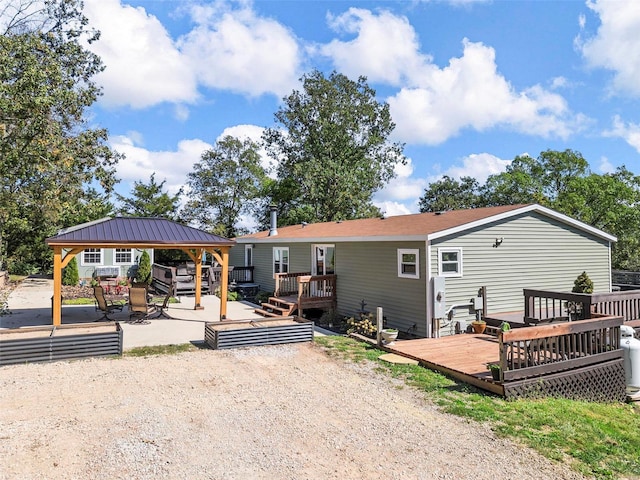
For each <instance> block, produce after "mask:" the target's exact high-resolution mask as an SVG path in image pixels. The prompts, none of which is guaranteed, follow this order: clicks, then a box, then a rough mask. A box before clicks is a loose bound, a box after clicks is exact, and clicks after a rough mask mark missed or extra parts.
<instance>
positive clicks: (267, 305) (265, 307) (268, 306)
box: [261, 303, 291, 312]
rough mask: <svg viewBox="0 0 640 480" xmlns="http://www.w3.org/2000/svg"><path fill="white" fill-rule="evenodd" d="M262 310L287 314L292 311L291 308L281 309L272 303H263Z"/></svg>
mask: <svg viewBox="0 0 640 480" xmlns="http://www.w3.org/2000/svg"><path fill="white" fill-rule="evenodd" d="M261 305H262V308H263V310H278V311H279V312H287V311H289V309H291V307H290V306H288V305H287V306H286V307H281V306H279V305H273V304H271V303H262V304H261Z"/></svg>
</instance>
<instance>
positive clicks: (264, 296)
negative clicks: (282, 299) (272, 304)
mask: <svg viewBox="0 0 640 480" xmlns="http://www.w3.org/2000/svg"><path fill="white" fill-rule="evenodd" d="M269 297H273V292H263V291H262V290H261V291H260V292H258V294H257V295H256V297H255V302H254V303H257V304H258V305H260V304H261V303H266V302H268V301H269Z"/></svg>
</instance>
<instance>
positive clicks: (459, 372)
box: [385, 334, 504, 395]
mask: <svg viewBox="0 0 640 480" xmlns="http://www.w3.org/2000/svg"><path fill="white" fill-rule="evenodd" d="M385 350H388V351H390V352H393V353H396V354H399V355H403V356H405V357H408V358H412V359H414V360H418V361H419V362H420V363H421V364H422V365H424V366H426V367H428V368H431V369H434V370H437V371H440V372H443V373H446V374H448V375H450V376H452V377H454V378H456V379H458V380H461V381H463V382H466V383H469V384H471V385H474V386H476V387H478V388H481V389H483V390H487V391H490V392H493V393H497V394H499V395H503V394H504V388H503V387H502V385H500V384H497V383H495V382H493V381H492V378H491V373H490V372H489V370H487V363H498V362H499V361H500V351H499V343H498V339H497V338H496V337H493V336H491V335H484V334H461V335H451V336H448V337H442V338H421V339H416V340H397V341H395V342H394V343H393V344H392V345H387V346H386V347H385Z"/></svg>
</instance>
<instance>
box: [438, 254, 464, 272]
mask: <svg viewBox="0 0 640 480" xmlns="http://www.w3.org/2000/svg"><path fill="white" fill-rule="evenodd" d="M453 252H455V253H457V254H458V261H457V262H456V263H457V264H458V271H457V272H444V271H443V270H442V254H443V253H453ZM438 275H440V276H441V277H448V278H459V277H462V276H463V275H462V247H440V248H438Z"/></svg>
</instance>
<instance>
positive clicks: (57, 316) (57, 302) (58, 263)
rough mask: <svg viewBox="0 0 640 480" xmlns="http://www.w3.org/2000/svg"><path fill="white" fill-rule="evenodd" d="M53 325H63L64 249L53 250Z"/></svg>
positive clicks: (55, 248) (56, 248)
mask: <svg viewBox="0 0 640 480" xmlns="http://www.w3.org/2000/svg"><path fill="white" fill-rule="evenodd" d="M51 308H52V309H53V315H52V320H53V325H54V326H56V327H57V326H58V325H61V324H62V247H54V248H53V302H51Z"/></svg>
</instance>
